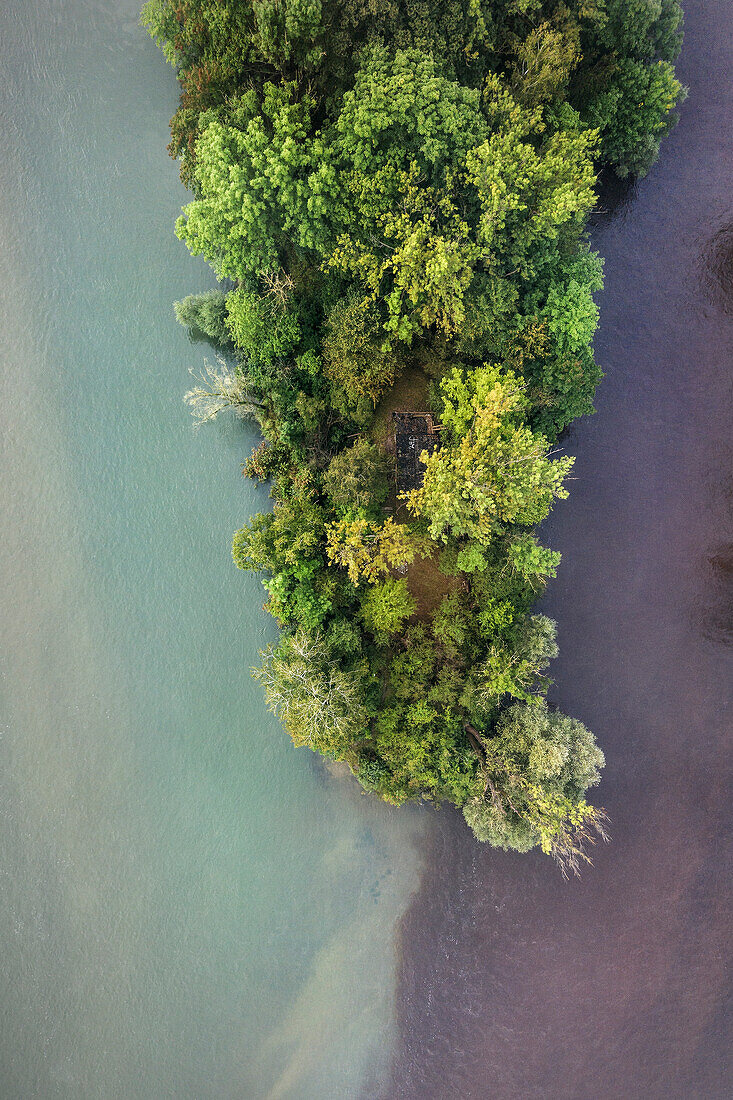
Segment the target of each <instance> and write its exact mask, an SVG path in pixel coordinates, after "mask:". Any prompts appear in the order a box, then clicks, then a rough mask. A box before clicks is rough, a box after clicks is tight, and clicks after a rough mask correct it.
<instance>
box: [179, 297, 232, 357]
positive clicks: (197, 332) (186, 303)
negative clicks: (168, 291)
mask: <svg viewBox="0 0 733 1100" xmlns="http://www.w3.org/2000/svg"><path fill="white" fill-rule="evenodd" d="M173 309H174V311H175V314H176V320H177V321H178V323H179V324H180V325H183V326H184V328H187V329H189V331H190V332H191V335H192V336H194V337H197V336H206V337H207V338H208V339H209V340H211V341H212V343H214V344H216V345H217V346H219V347H223V346H224V345H226V344H228V343H229V332H228V330H227V325H226V317H227V307H226V295H224V294H222V292H221V291H220V290H205V291H204V293H203V294H188V295H187V296H186V297H185V298H183V299H182V301H180V302H174V303H173Z"/></svg>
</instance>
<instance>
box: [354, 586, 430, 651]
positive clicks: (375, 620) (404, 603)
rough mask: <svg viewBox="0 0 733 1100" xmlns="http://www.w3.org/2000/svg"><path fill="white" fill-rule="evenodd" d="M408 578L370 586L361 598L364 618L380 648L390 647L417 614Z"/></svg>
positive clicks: (361, 613) (365, 624)
mask: <svg viewBox="0 0 733 1100" xmlns="http://www.w3.org/2000/svg"><path fill="white" fill-rule="evenodd" d="M415 607H416V604H415V600H414V599H413V598H412V596H411V595H410V592H409V590H408V587H407V581H406V580H405V578H404V577H388V578H387V579H386V580H384V581H381V582H380V583H379V584H374V585H370V586H369V588H367V589H366V591H365V592H364V594H363V596H362V597H361V609H360V612H359V615H360V618H361V620H362V622H363V623H364V626H365V627H366V628H367V630H368V631H369V633H370V634H372V635H373V636H374V640H375V641H376V642H377V644H378V645H386V644H387V642H388V641H389V639H390V638H391V637H392V636H393V635H394V634H397V633H398V632H399V631H400V630H401V629H402V627H403V626H404V624H405V621H406V620H407V619H409V618H410V616H411V615H412V614H414V611H415Z"/></svg>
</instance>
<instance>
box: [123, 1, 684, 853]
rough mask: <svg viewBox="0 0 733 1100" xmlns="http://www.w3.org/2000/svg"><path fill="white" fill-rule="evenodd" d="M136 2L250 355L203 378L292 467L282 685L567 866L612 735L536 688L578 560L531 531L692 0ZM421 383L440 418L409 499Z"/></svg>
mask: <svg viewBox="0 0 733 1100" xmlns="http://www.w3.org/2000/svg"><path fill="white" fill-rule="evenodd" d="M143 20H144V22H145V23H146V24H147V26H148V27H149V29H150V32H151V34H152V35H153V37H154V38H156V39H157V41H158V42H159V43H160V44H161V46H162V47H163V49H164V52H165V54H166V57H167V58H168V60H169V61H170V62H171V63H172V64H173V65H174V66H175V67H176V71H177V73H178V77H179V80H180V84H181V92H182V94H181V104H180V108H179V110H178V111H177V113H176V115H175V116H174V118H173V120H172V123H171V135H172V140H171V152H172V153H173V155H174V156H177V157H179V158H180V160H181V175H182V178H183V179H184V181H185V182H186V183H187V184H188V185H189V186H190V187H191V189H192V191H193V196H192V201H191V202H190V203H189V204H188V206H186V208H185V209H184V211H183V213H182V215H181V217H180V218H179V220H178V222H177V225H176V232H177V233H178V235H179V237H181V239H182V240H184V241H185V243H186V244H187V246H188V248H189V249H190V251H191V252H192V253H193V254H194V255H202V256H204V257H205V259H206V260H207V261H208V262H209V263H210V264H211V266H212V267H213V268H214V270H215V272H216V273H217V275H219V276H220V277H222V278H227V279H231V280H233V281H234V283H233V286H232V288H231V289H230V290H229V292H228V293H227V294H226V295H225V294H223V293H221V292H219V291H210V292H207V293H205V294H202V295H191V296H189V297H187V298H185V299H184V300H183V301H182V302H179V303H177V304H176V316H177V318H178V320H179V321H180V322H181V323H182V324H184V325H185V326H186V327H187V328H188V329H189V330H190V332H191V333H192V335H193V336H195V337H199V336H205V337H206V338H207V339H209V340H211V341H212V342H213V343H214V344H216V345H218V346H220V347H225V348H226V349H227V351H228V352H229V353H230V360H229V362H227V363H225V362H224V360H222V361H221V362H220V364H219V367H218V368H213V367H210V366H207V367H206V368H205V370H204V372H203V373H202V375H201V378H200V381H201V383H202V384H201V385H200V386H198V387H196V388H195V389H194V390H192V391H190V392H189V394H188V395H187V400H188V401H189V404H191V407H192V410H193V411H194V413H195V414H196V415H197V417H198V419H199V420H200V421H203V420H209V419H212V418H213V417H214V416H216V415H217V414H219V413H220V412H221V411H223V410H224V409H231V408H233V409H235V411H236V412H237V413H239V414H240V415H248V416H252V417H254V418H256V420H257V422H258V423H259V425H260V427H261V429H262V433H263V436H264V441H263V443H262V444H261V445H260V446H259V447H258V448H256V449H255V451H254V453H253V454H252V456H251V458H250V459H249V460H248V461H247V462H246V463H245V465H244V472H245V473H246V474H247V475H248V476H250V477H253V478H254V479H256V480H258V481H265V480H268V479H269V480H271V481H272V483H273V484H272V496H273V498H274V507H273V510H272V511H271V512H268V513H265V514H260V515H257V516H254V517H253V518H252V519H251V520H250V521H249V522H248V523H247V524H245V525H244V526H243V527H242V528H241V529H240V530H239V531H238V532H237V533H236V535H235V536H234V542H233V556H234V560H235V562H236V564H237V566H238V567H239V568H241V569H247V570H253V571H257V572H261V573H263V574H264V579H263V584H264V587H265V589H266V591H267V594H268V602H267V604H266V607H267V608H268V610H269V611H270V612H271V613H272V614H273V615H274V616H275V618H276V619H277V621H278V622H279V624H280V625H281V627H282V628H283V633H282V637H281V641H280V644H279V645H278V646H277V647H276V648H274V649H272V648H271V649H270V650H268V651H267V652H266V653H265V654H264V664H263V667H262V669H261V670H260V671H259V672H258V673H257V675H258V677H259V678H260V679H261V680H262V682H263V684H264V688H265V694H266V698H267V701H268V704H269V705H270V707H271V708H272V709H273V710H274V711H275V713H277V714H278V715H279V716H280V717H281V718H282V720H283V722H284V724H285V726H286V727H287V729H288V731H289V732H290V734H291V736H292V738H293V741H294V743H295V744H296V745H307V746H310V747H311V748H313V749H315V750H317V751H319V752H322V753H324V754H325V755H327V756H329V757H332V758H335V759H338V760H343V761H345V762H346V763H348V765H349V766H350V768H351V769H352V771H353V772H354V774H355V775H356V776H357V778H358V779H359V781H360V782H361V783H362V785H363V786H364V787H365V789H367V790H369V791H373V792H375V793H377V794H379V795H380V796H381V797H382V798H384V799H386V800H387V801H389V802H392V803H396V804H399V803H402V802H404V801H406V800H408V799H411V798H420V797H423V798H430V799H435V800H447V801H450V802H453V803H455V804H456V805H458V806H462V807H463V808H464V813H465V816H466V820H467V821H468V822H469V824H470V825H471V827H472V828H473V830H474V832H475V834H476V836H477V837H479V839H482V840H488V841H489V842H490V843H493V844H495V845H498V846H502V847H510V848H515V849H519V850H526V849H528V848H530V847H533V846H535V845H538V844H539V845H540V847H541V848H542V849H543V850H544V851H546V852H548V853H550V854H551V855H553V856H554V857H555V858H556V859H558V861H559V862H560V864H561V866H562V867H563V869H564V870H567V869H571V870H576V869H577V867H578V865H579V862H580V861H581V860H582V859H584V858H585V857H584V854H583V845H584V843H587V842H589V841H590V840H591V839H592V837H591V833H592V832H593V830H596V831H600V832H602V830H603V815H602V811H598V810H594V809H593V808H592V807H590V806H589V805H588V804H587V803H586V802H585V791H586V788H587V787H588V786H590V785H592V784H593V783H595V782H597V779H598V768H599V767H600V766H601V764H602V762H603V758H602V754H601V753H600V750H598V749H597V748H596V746H595V743H594V741H593V738H592V735H591V734H590V733H589V732H588V731H587V730H586V729H585V728H584V727H583V726H582V725H581V724H580V723H579V722H576V721H575V720H574V719H571V718H567V717H565V716H563V715H560V714H557V713H555V712H553V711H550V710H548V708H547V706H546V704H545V703H544V700H543V695H544V693H545V692H546V689H547V685H548V683H549V681H548V679H547V677H546V670H547V667H548V664H549V662H550V661H551V660H552V658H553V657H554V656H555V655H556V653H557V646H556V641H555V627H554V623H552V621H551V620H549V619H548V618H546V617H545V616H542V615H537V614H533V613H532V606H533V603H534V601H535V600H536V598H537V596H538V595H539V594H540V593H541V591H542V590H543V588H544V586H545V584H546V583H547V580H548V579H549V578H551V577H553V576H554V575H555V573H556V571H557V567H558V564H559V560H560V555H559V554H557V553H556V552H554V551H552V550H549V549H547V548H546V547H544V546H542V545H541V544H540V543H539V542H538V540H537V537H536V534H535V531H534V529H533V527H534V525H535V524H537V523H539V522H541V521H542V520H543V519H544V518H545V516H546V515H547V513H548V511H549V509H550V507H551V506H552V505H553V502H554V501H555V500H557V499H562V498H563V497H564V496H566V495H567V489H566V488H565V487H564V484H563V482H564V480H565V478H566V476H567V474H568V472H569V470H570V468H571V466H572V461H573V460H572V458H570V457H568V456H566V455H563V454H558V453H556V451H555V450H554V449H553V448H554V444H555V443H556V441H557V440H558V438H560V437H561V433H562V432H563V430H564V429H565V428H566V427H567V426H568V425H569V424H570V423H572V421H573V420H574V419H575V418H576V417H579V416H584V415H587V414H589V413H591V412H593V399H594V392H595V388H596V385H597V383H598V381H599V380H600V378H601V371H600V369H599V367H598V366H597V364H596V362H595V359H594V355H593V346H592V345H593V338H594V334H595V331H596V326H597V323H598V307H597V305H596V301H595V296H596V294H597V293H598V291H600V289H601V287H602V262H601V260H600V258H599V257H598V256H597V255H596V254H595V253H593V252H591V251H590V249H589V246H588V242H587V239H586V230H585V223H586V219H587V217H588V214H589V212H590V211H591V209H592V208H593V206H594V203H595V202H596V191H595V184H596V174H597V171H598V168H599V166H601V165H608V166H611V167H612V168H613V169H614V170H615V171H616V172H617V173H618V174H619V175H621V176H623V175H627V174H629V173H633V174H643V173H644V172H645V171H647V169H648V168H649V166H650V165H651V164H652V163H653V161H654V159H655V157H656V155H657V152H658V148H659V142H660V139H661V138H662V137H663V136H664V134H665V133H666V132H667V131H668V130H669V128H670V127H671V125H672V124H673V121H674V109H675V105H676V104H677V103H679V102H680V101H681V99H682V97H683V95H684V92H683V89H682V88H681V86H680V85H679V83H678V81H677V80H676V77H675V75H674V70H673V67H672V62H673V61H674V59H675V57H676V55H677V52H678V50H679V43H680V33H679V28H680V21H681V12H680V9H679V6H678V4H677V2H676V0H399V2H398V0H370V2H369V3H368V4H367V3H363V2H362V0H150V2H149V3H147V4H146V6H145V9H144V12H143ZM231 359H234V360H235V361H234V362H231ZM428 382H429V384H430V394H429V395H428V393H427V392H426V391H427V383H428ZM411 409H412V410H413V411H421V412H422V411H426V410H427V409H430V410H431V411H432V412H433V414H434V416H435V419H436V422H439V430H440V433H441V434H440V437H439V438H440V444H441V445H440V448H439V449H437V450H435V451H434V452H433V453H432V454H428V453H427V452H426V453H425V454H424V455H423V456H422V459H421V461H422V462H423V464H424V467H425V469H424V473H423V479H422V485H421V486H420V487H419V488H417V489H415V490H413V491H412V492H411V493H409V494H407V496H406V498H405V499H398V498H397V494H396V492H395V473H396V471H395V453H394V450H395V445H394V441H393V437H392V436H391V434H390V428H391V424H392V420H391V413H392V412H393V411H399V410H402V411H409V410H411ZM403 458H404V456H403ZM416 458H418V459H420V456H419V455H417V456H416Z"/></svg>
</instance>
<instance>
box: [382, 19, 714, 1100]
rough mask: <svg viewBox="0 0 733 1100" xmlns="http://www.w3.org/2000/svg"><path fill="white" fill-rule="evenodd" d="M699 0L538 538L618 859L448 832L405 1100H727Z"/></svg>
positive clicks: (445, 822)
mask: <svg viewBox="0 0 733 1100" xmlns="http://www.w3.org/2000/svg"><path fill="white" fill-rule="evenodd" d="M686 8H687V21H686V40H685V49H684V51H683V54H682V57H681V59H680V65H679V70H680V73H681V77H682V79H683V81H684V82H685V83H687V84H688V85H689V87H690V98H689V100H688V101H687V103H686V104H685V106H684V108H683V111H682V120H681V123H680V125H679V127H678V128H677V129H676V131H675V132H674V133H673V134H672V136H671V137H670V138H669V139H668V140H667V142H666V144H665V145H664V147H663V151H662V158H661V160H660V163H659V164H658V165H657V166H656V168H655V169H654V170H653V171H652V173H651V174H650V175H649V176H648V177H647V179H645V180H644V181H642V182H641V183H640V184H639V185H638V186H637V187H636V188H635V189H634V190H633V191H632V192H631V193H630V194H626V195H625V196H623V200H622V201H621V202H620V203H619V204H618V205H617V207H616V209H615V211H614V213H613V215H611V216H603V217H599V218H598V220H597V225H596V226H595V229H594V242H595V245H596V247H597V248H599V249H600V251H601V253H602V254H603V255H604V256H605V257H606V289H605V292H604V294H603V295H602V298H601V303H600V304H601V329H600V332H599V335H598V338H597V342H596V348H597V354H598V359H599V361H600V363H601V364H602V365H603V367H604V369H605V370H606V372H607V376H606V378H605V380H604V382H603V384H602V387H601V389H600V391H599V394H598V402H597V407H598V414H597V416H595V417H592V418H590V419H587V420H585V421H583V422H581V423H580V424H578V425H576V427H575V429H574V430H573V431H572V432H571V434H570V436H569V438H568V449H569V451H570V452H571V453H572V454H575V455H577V462H576V467H575V471H574V473H575V475H576V477H577V480H576V481H575V482H574V485H573V489H572V494H571V498H570V500H569V501H567V502H565V503H564V504H563V505H562V506H559V507H558V508H557V509H556V512H555V514H554V516H553V517H552V520H551V522H550V523H548V525H547V527H546V531H545V535H546V539H547V540H548V542H549V545H551V546H553V547H556V548H558V549H560V550H562V551H563V554H564V559H563V564H562V566H561V570H560V575H559V577H558V580H557V581H556V582H555V583H554V584H553V586H552V588H551V590H550V592H549V593H548V596H547V598H546V600H545V607H544V610H546V611H547V612H548V613H549V614H551V615H553V616H554V617H555V618H557V620H558V624H559V637H560V649H561V655H560V658H559V659H558V660H557V661H556V662H555V665H554V676H555V680H556V686H555V688H554V690H553V694H552V698H553V700H554V701H555V702H556V703H558V704H559V705H560V706H561V707H562V708H563V709H565V710H567V711H569V712H570V713H571V714H574V715H577V716H578V717H580V718H581V719H583V721H585V722H586V723H587V724H588V725H589V726H590V727H591V728H592V729H593V730H594V731H595V732H596V734H597V736H598V739H599V741H600V743H601V744H602V746H603V748H604V749H605V751H606V755H607V760H608V765H607V767H606V770H605V774H604V780H603V784H602V787H601V788H600V789H599V791H598V792H596V795H595V799H596V801H599V800H602V801H603V803H604V805H605V806H606V808H607V809H608V811H609V813H610V814H611V818H612V834H613V841H612V843H611V844H610V845H609V846H607V847H604V848H603V849H602V850H599V851H597V855H596V860H595V867H594V868H592V869H589V870H587V871H586V872H585V874H584V876H583V878H582V880H580V881H573V882H570V883H564V882H563V881H562V879H561V877H560V875H559V874H558V873H557V871H556V870H555V868H554V866H553V865H552V863H551V862H550V861H549V860H547V859H545V858H544V857H542V856H539V855H534V854H533V855H530V856H515V855H512V854H508V853H502V852H495V851H492V850H491V849H489V848H484V847H481V846H479V845H477V844H475V843H472V842H471V841H470V840H469V839H468V837H467V834H466V829H465V826H464V825H463V822H462V820H461V819H460V818H459V817H458V816H457V815H454V814H452V813H448V812H445V813H441V814H439V815H437V816H436V824H435V828H434V829H433V830H432V831H431V834H430V838H429V840H428V841H427V845H428V851H427V861H428V863H427V870H426V873H425V876H424V879H423V884H422V887H421V890H420V892H419V894H418V895H417V897H416V899H415V902H414V903H413V905H412V907H411V909H410V911H409V912H408V914H407V917H406V919H405V922H404V926H403V948H402V951H403V959H402V970H401V983H400V991H399V999H398V1009H399V1012H400V1016H401V1041H400V1047H399V1051H398V1056H397V1059H396V1062H395V1065H394V1068H393V1074H392V1079H391V1084H390V1085H389V1087H388V1089H387V1092H386V1096H387V1097H389V1100H393V1098H401V1100H402V1098H404V1100H412V1098H418V1097H419V1098H420V1100H432V1098H439V1100H452V1098H458V1097H460V1098H461V1100H463V1098H465V1100H473V1098H484V1097H486V1098H491V1100H515V1098H516V1100H560V1098H562V1100H589V1098H591V1097H593V1098H594V1100H617V1098H618V1100H627V1098H635V1097H643V1098H644V1100H657V1098H660V1100H661V1098H662V1097H664V1098H665V1100H670V1098H680V1100H697V1098H699V1100H718V1098H724V1097H731V1096H733V1076H732V1075H731V1073H730V1070H731V1056H730V1050H731V1042H730V1040H731V1035H730V1016H729V1015H727V1014H726V1009H727V1004H728V997H729V990H730V971H729V969H728V968H727V966H726V963H727V960H728V957H729V944H730V940H731V932H732V931H733V926H732V922H731V915H730V912H731V911H730V908H729V901H730V895H729V885H730V870H731V867H730V855H731V847H730V796H731V783H730V768H729V752H730V737H729V735H730V733H731V728H732V726H733V708H732V707H731V698H732V696H733V392H732V389H733V384H732V379H733V371H732V369H731V368H732V365H733V355H732V352H733V324H732V319H733V317H732V315H733V188H732V186H731V179H732V178H733V139H732V136H731V128H732V121H731V120H733V83H732V82H731V73H732V72H733V6H731V4H730V3H729V2H724V0H696V2H691V0H688V3H687V5H686Z"/></svg>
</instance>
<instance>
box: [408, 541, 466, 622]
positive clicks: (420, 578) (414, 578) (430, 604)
mask: <svg viewBox="0 0 733 1100" xmlns="http://www.w3.org/2000/svg"><path fill="white" fill-rule="evenodd" d="M456 584H457V578H456V577H446V576H445V575H444V574H443V573H441V572H440V570H439V569H438V554H437V552H436V553H435V554H433V556H432V557H430V558H418V559H417V560H416V561H414V562H413V563H412V565H411V566H410V567H409V568H408V570H407V587H408V588H409V590H410V593H411V594H412V597H413V599H414V600H415V602H416V603H417V611H416V612H415V618H416V619H421V620H423V621H424V620H426V619H429V618H430V616H431V615H432V613H433V611H435V609H436V607H437V606H438V604H439V603H440V601H441V600H442V599H443V597H444V596H447V595H448V593H449V592H450V591H451V590H452V589H453V588H454V587H455V586H456Z"/></svg>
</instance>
